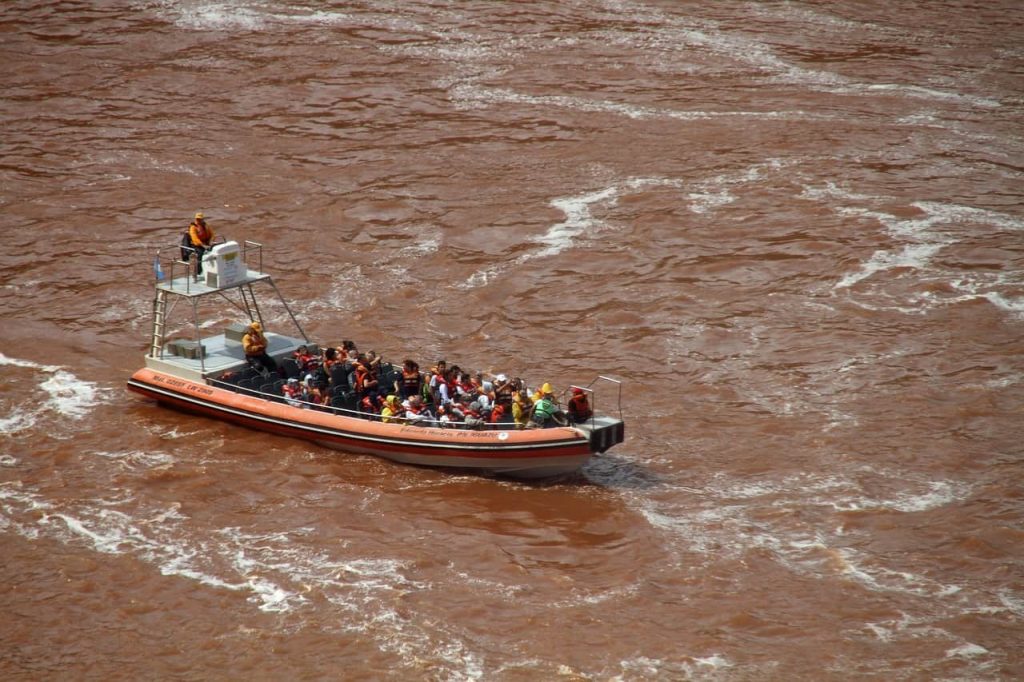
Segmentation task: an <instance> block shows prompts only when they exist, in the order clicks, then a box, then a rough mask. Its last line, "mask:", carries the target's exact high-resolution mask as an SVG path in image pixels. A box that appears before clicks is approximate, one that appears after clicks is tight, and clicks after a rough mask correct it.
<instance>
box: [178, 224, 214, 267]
mask: <svg viewBox="0 0 1024 682" xmlns="http://www.w3.org/2000/svg"><path fill="white" fill-rule="evenodd" d="M188 238H189V241H190V243H191V245H192V250H193V251H194V252H195V254H196V274H202V272H203V254H205V253H206V252H207V251H208V250H209V249H210V246H211V244H212V243H213V229H212V228H209V227H207V226H206V218H205V217H204V216H203V214H202V212H201V211H200V212H199V213H196V217H195V218H193V219H192V222H191V223H189V226H188ZM182 260H188V257H187V256H186V249H182Z"/></svg>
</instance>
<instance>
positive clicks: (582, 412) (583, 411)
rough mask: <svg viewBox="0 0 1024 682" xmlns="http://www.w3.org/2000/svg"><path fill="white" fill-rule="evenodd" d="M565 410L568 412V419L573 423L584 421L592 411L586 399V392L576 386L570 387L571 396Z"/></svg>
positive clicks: (592, 413)
mask: <svg viewBox="0 0 1024 682" xmlns="http://www.w3.org/2000/svg"><path fill="white" fill-rule="evenodd" d="M567 411H568V413H569V421H571V422H572V423H574V424H579V423H581V422H585V421H587V420H588V419H590V418H591V417H593V416H594V411H593V410H591V409H590V401H589V400H587V392H586V391H584V390H583V389H582V388H579V387H578V386H574V387H573V389H572V397H571V398H569V405H568V407H567Z"/></svg>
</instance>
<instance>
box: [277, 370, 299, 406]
mask: <svg viewBox="0 0 1024 682" xmlns="http://www.w3.org/2000/svg"><path fill="white" fill-rule="evenodd" d="M281 392H282V393H284V401H285V402H286V403H288V404H289V405H291V406H292V407H302V398H303V395H302V384H300V383H299V380H298V379H296V378H294V377H293V378H291V379H289V380H288V383H286V384H285V385H284V387H283V388H282V389H281Z"/></svg>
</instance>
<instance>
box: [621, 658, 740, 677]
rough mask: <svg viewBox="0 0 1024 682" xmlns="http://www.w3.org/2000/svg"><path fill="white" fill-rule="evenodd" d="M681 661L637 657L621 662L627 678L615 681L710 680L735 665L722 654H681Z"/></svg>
mask: <svg viewBox="0 0 1024 682" xmlns="http://www.w3.org/2000/svg"><path fill="white" fill-rule="evenodd" d="M678 659H679V660H674V661H665V660H662V659H660V658H651V657H650V656H637V657H635V658H630V659H626V660H622V661H620V662H619V666H620V668H621V669H622V670H623V672H624V673H626V677H622V676H616V677H613V678H611V679H614V680H620V681H621V680H631V679H635V678H636V677H637V676H639V678H642V679H648V678H649V679H685V680H692V679H708V675H715V674H716V673H717V672H719V671H724V670H727V669H729V668H732V667H733V666H734V664H733V663H732V662H731V661H730V660H729V659H728V658H726V657H725V656H724V655H722V654H720V653H713V654H709V655H706V656H687V655H686V654H680V655H679V656H678Z"/></svg>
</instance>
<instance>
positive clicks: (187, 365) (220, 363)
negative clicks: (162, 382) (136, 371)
mask: <svg viewBox="0 0 1024 682" xmlns="http://www.w3.org/2000/svg"><path fill="white" fill-rule="evenodd" d="M265 336H266V337H267V353H268V354H269V355H270V356H271V357H273V358H274V359H275V360H277V361H278V362H280V361H281V359H282V358H285V357H291V354H292V352H294V351H295V349H297V348H298V347H299V346H301V345H310V344H308V343H307V342H306V341H305V340H304V339H300V338H296V337H292V336H284V335H283V334H274V333H270V332H268V333H266V334H265ZM201 343H202V345H203V354H204V358H203V360H202V361H200V359H199V356H198V354H196V357H194V358H191V357H184V356H181V355H175V354H173V353H172V352H170V351H168V350H166V349H165V351H164V353H163V356H162V357H159V358H153V357H149V356H146V367H148V368H150V369H155V370H157V371H160V372H166V373H167V374H173V375H175V376H178V377H181V378H183V379H191V380H200V379H203V378H205V377H217V376H219V375H221V374H223V373H224V372H228V371H231V372H236V371H238V370H241V369H245V368H246V367H248V366H249V363H248V362H246V360H245V352H244V351H243V350H242V344H241V343H240V342H238V341H235V340H233V339H230V338H228V337H227V335H226V334H216V335H214V336H205V337H203V339H202V341H201ZM204 366H205V369H206V371H205V372H204V371H203V368H204Z"/></svg>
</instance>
